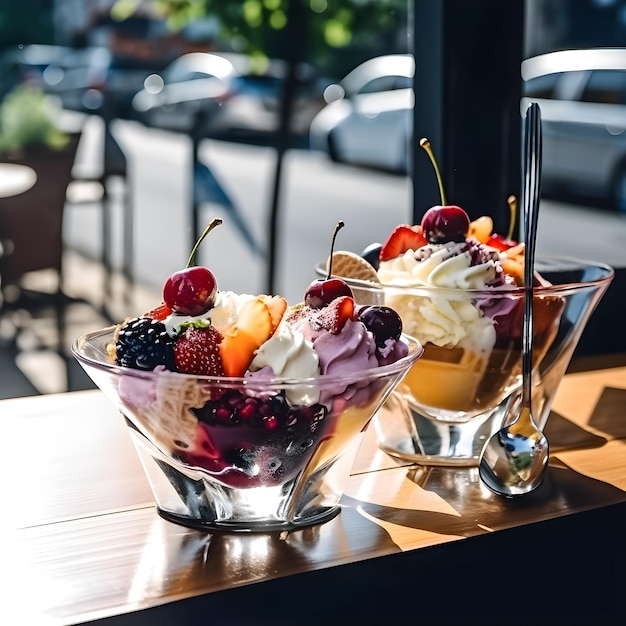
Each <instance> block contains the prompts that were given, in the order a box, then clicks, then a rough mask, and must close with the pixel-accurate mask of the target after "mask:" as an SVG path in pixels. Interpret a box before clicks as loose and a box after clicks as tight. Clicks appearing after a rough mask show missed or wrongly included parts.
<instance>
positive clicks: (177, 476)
mask: <svg viewBox="0 0 626 626" xmlns="http://www.w3.org/2000/svg"><path fill="white" fill-rule="evenodd" d="M114 332H115V328H114V327H110V328H105V329H102V330H98V331H94V332H91V333H88V334H86V335H84V336H82V337H80V338H78V339H77V340H76V342H75V343H74V346H73V354H74V356H75V357H76V358H77V360H78V361H79V363H80V364H81V366H82V367H83V368H84V369H85V371H86V372H87V374H88V375H89V376H90V377H91V378H92V380H93V381H94V382H95V383H96V385H97V386H98V387H99V388H100V389H101V390H102V391H103V392H104V393H105V395H106V396H107V397H108V398H109V399H110V400H111V401H112V402H113V403H114V404H115V406H117V408H118V409H119V411H120V412H121V414H122V415H123V416H124V418H125V420H126V423H127V425H128V427H129V431H130V434H131V436H132V439H133V442H134V444H135V446H136V449H137V452H138V454H139V457H140V459H141V461H142V464H143V467H144V470H145V472H146V475H147V478H148V480H149V483H150V486H151V488H152V491H153V494H154V497H155V500H156V504H157V508H158V511H159V513H160V514H161V515H162V516H163V517H165V518H166V519H169V520H170V521H174V522H177V523H181V524H184V525H188V526H192V527H198V528H202V529H207V530H228V531H271V530H284V529H294V528H299V527H303V526H308V525H310V524H316V523H320V522H324V521H326V520H328V519H330V518H332V517H333V516H334V515H336V514H337V513H338V512H339V510H340V505H339V500H340V498H341V496H342V493H343V488H344V485H345V482H346V481H347V479H348V477H349V475H350V469H351V467H352V463H353V461H354V457H355V455H356V453H357V451H358V446H359V443H360V440H361V434H362V433H363V431H364V429H365V428H366V427H367V425H368V424H369V422H370V420H371V418H372V417H373V416H374V414H375V413H376V411H377V410H378V409H379V408H380V407H381V405H382V404H383V403H384V402H385V400H386V399H387V398H388V397H389V395H390V394H391V393H392V392H393V390H394V389H395V388H396V387H397V385H398V384H399V383H400V381H401V379H402V378H403V376H404V375H405V374H406V373H407V372H408V371H409V369H410V368H411V366H412V365H413V364H414V363H415V361H416V360H417V359H418V358H419V357H420V355H421V354H422V347H421V346H420V345H419V343H418V342H416V341H415V340H413V339H412V338H410V337H406V336H403V337H402V339H401V340H402V341H404V342H405V343H406V344H407V345H408V354H407V355H406V356H404V357H403V358H401V359H399V360H398V361H396V362H395V363H392V364H389V365H383V366H380V367H375V368H371V369H365V370H360V371H359V370H356V371H350V372H347V373H344V374H341V375H338V374H335V375H321V376H319V377H317V378H306V379H296V378H290V379H285V378H283V379H270V378H263V377H261V378H256V379H255V378H235V377H226V376H222V377H210V376H195V375H190V374H182V373H178V372H171V371H167V370H165V369H164V368H158V369H155V370H153V371H141V370H136V369H131V368H125V367H120V366H118V365H115V364H112V363H111V361H110V358H109V354H108V348H107V347H108V346H110V345H111V343H112V342H113V341H114V339H113V337H114Z"/></svg>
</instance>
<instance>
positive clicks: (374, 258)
mask: <svg viewBox="0 0 626 626" xmlns="http://www.w3.org/2000/svg"><path fill="white" fill-rule="evenodd" d="M382 247H383V244H382V243H370V245H369V246H367V247H366V248H364V249H363V252H361V257H363V258H364V259H365V260H366V261H367V262H368V263H369V264H370V265H371V266H372V267H373V268H374V269H375V270H377V269H378V262H379V260H380V249H381V248H382Z"/></svg>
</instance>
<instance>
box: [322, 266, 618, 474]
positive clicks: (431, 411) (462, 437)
mask: <svg viewBox="0 0 626 626" xmlns="http://www.w3.org/2000/svg"><path fill="white" fill-rule="evenodd" d="M536 269H537V271H538V272H539V274H540V275H541V276H542V277H543V278H544V279H545V280H546V281H548V282H549V283H551V284H550V285H545V286H538V287H536V289H535V322H534V334H535V338H534V356H533V376H534V391H533V397H534V401H533V404H535V405H536V406H535V412H536V415H537V417H538V421H539V426H540V427H541V428H544V427H545V424H546V421H547V419H548V416H549V413H550V407H551V405H552V401H553V399H554V395H555V393H556V391H557V388H558V385H559V382H560V380H561V378H562V377H563V375H564V374H565V371H566V369H567V366H568V365H569V362H570V360H571V357H572V354H573V352H574V350H575V348H576V346H577V344H578V341H579V339H580V336H581V334H582V332H583V331H584V329H585V326H586V324H587V321H588V320H589V317H590V316H591V314H592V313H593V311H594V309H595V308H596V306H597V304H598V302H599V301H600V299H601V298H602V296H603V294H604V293H605V291H606V289H607V288H608V286H609V284H610V282H611V280H612V278H613V274H614V272H613V270H612V268H611V267H609V266H607V265H604V264H602V263H595V262H590V261H585V260H581V259H575V258H565V257H543V258H539V259H538V260H537V266H536ZM318 271H319V272H321V271H323V268H321V267H319V268H318ZM345 280H346V281H347V282H348V283H349V284H350V286H351V287H352V290H353V292H354V294H355V299H356V300H357V301H359V302H360V303H361V304H368V303H369V304H374V303H375V304H385V305H389V306H392V307H393V308H394V309H395V310H396V311H397V312H398V313H399V314H400V316H401V318H402V322H403V328H404V331H405V332H406V333H407V334H409V335H413V336H414V337H415V338H417V339H418V340H419V341H420V342H421V343H422V344H423V346H424V354H423V356H422V358H421V359H420V360H419V361H418V362H417V363H416V364H415V365H414V366H413V367H412V369H411V371H410V372H409V373H408V374H407V376H406V377H405V379H404V380H403V382H402V384H401V385H400V386H399V387H398V389H397V391H396V393H395V394H394V397H393V398H392V399H391V400H390V401H389V402H388V403H387V407H386V410H384V411H382V412H381V413H380V414H379V416H378V417H377V419H376V420H375V422H374V425H375V427H376V429H377V432H378V438H379V442H380V446H381V448H382V449H383V450H385V452H387V453H388V454H390V455H392V456H396V457H399V458H402V459H405V460H410V461H413V462H417V463H420V464H423V465H442V466H446V465H450V466H452V465H465V466H474V465H477V463H478V459H479V455H480V452H481V450H482V447H483V445H484V443H485V441H486V440H487V439H488V438H489V437H490V435H491V434H493V433H494V432H495V431H496V430H497V429H499V428H500V427H501V426H502V425H503V423H506V421H507V419H508V418H509V416H511V415H514V414H515V411H514V408H515V404H516V403H517V402H518V401H519V398H520V388H521V354H522V349H521V334H522V314H523V301H524V289H523V288H515V289H507V290H494V289H482V290H480V289H476V290H473V289H467V290H460V289H446V288H442V287H434V286H409V285H407V286H393V285H381V284H373V283H371V282H367V281H360V280H350V279H347V278H346V279H345Z"/></svg>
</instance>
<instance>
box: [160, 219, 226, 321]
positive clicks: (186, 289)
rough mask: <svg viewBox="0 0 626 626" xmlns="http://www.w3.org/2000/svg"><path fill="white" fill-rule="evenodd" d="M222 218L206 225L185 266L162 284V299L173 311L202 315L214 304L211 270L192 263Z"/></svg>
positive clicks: (215, 284)
mask: <svg viewBox="0 0 626 626" xmlns="http://www.w3.org/2000/svg"><path fill="white" fill-rule="evenodd" d="M221 223H222V220H221V219H219V218H215V219H214V220H212V221H211V223H210V224H209V225H208V226H207V227H206V229H205V230H204V232H203V233H202V235H201V236H200V238H199V239H198V241H197V242H196V244H195V245H194V247H193V249H192V251H191V254H190V255H189V260H188V261H187V267H186V268H185V269H183V270H180V271H178V272H174V273H173V274H172V275H171V276H170V277H169V278H168V279H167V280H166V281H165V285H164V286H163V300H164V301H165V305H166V306H168V307H169V308H170V309H172V311H174V312H175V313H180V314H182V315H193V316H197V315H202V314H203V313H206V312H207V311H208V310H209V309H210V308H211V307H212V306H213V305H214V304H215V296H216V294H217V280H216V279H215V276H214V274H213V272H211V270H210V269H208V268H207V267H202V266H197V265H193V264H194V262H195V256H196V252H197V251H198V248H199V246H200V244H201V243H202V241H203V240H204V238H205V237H206V236H207V235H208V234H209V233H210V232H211V231H212V230H213V229H214V228H215V227H216V226H219V225H220V224H221Z"/></svg>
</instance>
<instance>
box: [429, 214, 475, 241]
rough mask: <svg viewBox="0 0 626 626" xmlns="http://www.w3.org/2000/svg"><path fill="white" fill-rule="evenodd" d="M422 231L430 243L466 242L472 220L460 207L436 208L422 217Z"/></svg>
mask: <svg viewBox="0 0 626 626" xmlns="http://www.w3.org/2000/svg"><path fill="white" fill-rule="evenodd" d="M421 225H422V231H423V232H424V235H425V236H426V239H428V241H429V242H430V243H447V242H449V241H455V242H461V241H465V237H466V236H467V233H468V232H469V228H470V219H469V217H468V215H467V213H466V212H465V211H464V210H463V209H462V208H461V207H459V206H455V205H447V206H440V205H438V206H434V207H431V208H430V209H428V211H426V213H424V217H422V222H421Z"/></svg>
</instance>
